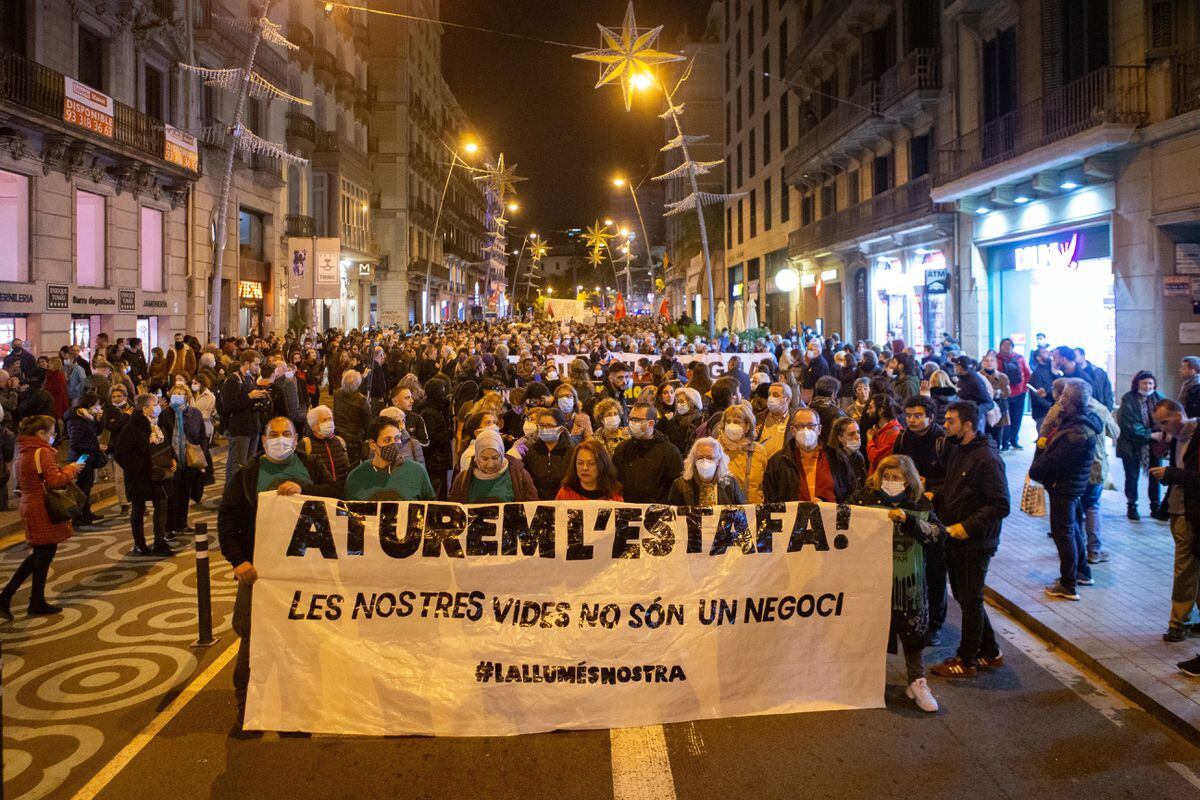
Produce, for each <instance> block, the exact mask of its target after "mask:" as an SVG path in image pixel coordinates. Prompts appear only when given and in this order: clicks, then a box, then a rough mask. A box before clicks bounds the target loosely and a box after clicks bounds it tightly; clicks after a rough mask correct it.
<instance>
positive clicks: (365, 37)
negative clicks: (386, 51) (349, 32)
mask: <svg viewBox="0 0 1200 800" xmlns="http://www.w3.org/2000/svg"><path fill="white" fill-rule="evenodd" d="M370 42H371V38H370V35H369V32H368V30H367V15H366V14H356V15H355V16H354V44H355V45H357V46H358V47H359V48H360V49H363V48H366V47H367V45H368V44H370Z"/></svg>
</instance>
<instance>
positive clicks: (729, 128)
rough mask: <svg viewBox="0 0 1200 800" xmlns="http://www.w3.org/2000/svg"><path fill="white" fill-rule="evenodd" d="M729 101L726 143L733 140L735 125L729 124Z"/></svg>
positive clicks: (726, 112) (726, 120)
mask: <svg viewBox="0 0 1200 800" xmlns="http://www.w3.org/2000/svg"><path fill="white" fill-rule="evenodd" d="M729 116H730V115H729V103H726V104H725V144H729V143H730V142H731V141H732V140H733V126H732V125H730V124H729Z"/></svg>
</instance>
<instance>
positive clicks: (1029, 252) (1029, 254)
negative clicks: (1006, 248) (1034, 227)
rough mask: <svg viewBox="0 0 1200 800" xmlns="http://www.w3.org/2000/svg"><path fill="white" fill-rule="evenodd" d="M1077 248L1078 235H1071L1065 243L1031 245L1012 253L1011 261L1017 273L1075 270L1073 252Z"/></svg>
mask: <svg viewBox="0 0 1200 800" xmlns="http://www.w3.org/2000/svg"><path fill="white" fill-rule="evenodd" d="M1078 247H1079V234H1078V233H1072V234H1071V238H1070V239H1068V240H1067V241H1065V242H1049V243H1047V244H1031V245H1028V246H1026V247H1018V248H1016V250H1014V251H1013V260H1014V261H1015V262H1016V268H1017V271H1018V272H1022V271H1025V270H1041V269H1047V270H1059V269H1076V268H1078V266H1079V263H1078V262H1077V261H1076V260H1075V251H1076V249H1077V248H1078Z"/></svg>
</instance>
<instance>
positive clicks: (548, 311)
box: [546, 303, 554, 319]
mask: <svg viewBox="0 0 1200 800" xmlns="http://www.w3.org/2000/svg"><path fill="white" fill-rule="evenodd" d="M546 314H547V316H549V317H550V318H551V319H554V306H552V305H550V304H549V303H546Z"/></svg>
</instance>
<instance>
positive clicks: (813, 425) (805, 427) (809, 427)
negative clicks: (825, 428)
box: [792, 422, 821, 431]
mask: <svg viewBox="0 0 1200 800" xmlns="http://www.w3.org/2000/svg"><path fill="white" fill-rule="evenodd" d="M792 427H793V428H795V429H796V430H798V431H815V430H817V429H818V428H820V427H821V423H819V422H797V423H796V424H795V425H793V426H792Z"/></svg>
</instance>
